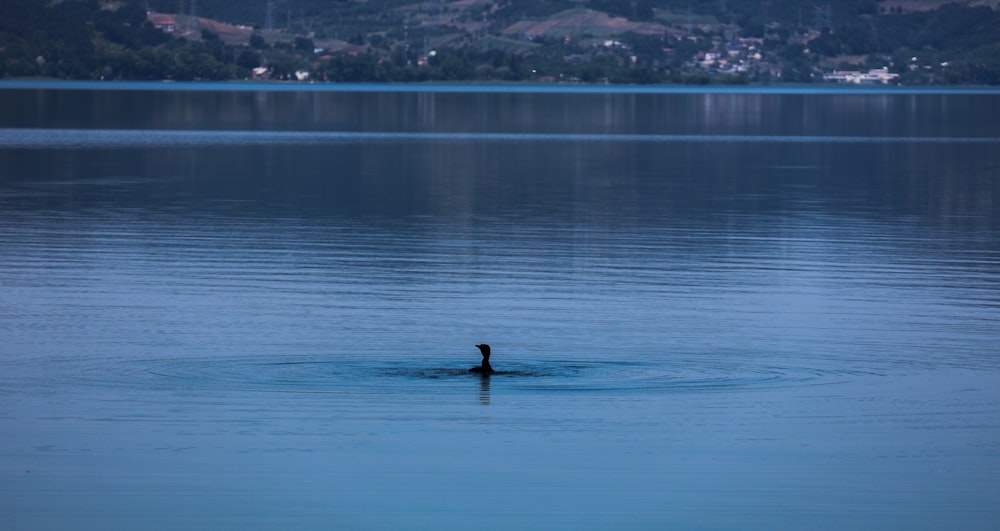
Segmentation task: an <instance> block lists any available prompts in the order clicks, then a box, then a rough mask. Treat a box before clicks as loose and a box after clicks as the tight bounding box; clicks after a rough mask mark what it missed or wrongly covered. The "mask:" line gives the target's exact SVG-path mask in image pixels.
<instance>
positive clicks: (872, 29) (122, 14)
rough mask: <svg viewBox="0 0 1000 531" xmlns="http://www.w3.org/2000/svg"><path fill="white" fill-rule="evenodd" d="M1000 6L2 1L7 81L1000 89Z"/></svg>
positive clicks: (761, 1)
mask: <svg viewBox="0 0 1000 531" xmlns="http://www.w3.org/2000/svg"><path fill="white" fill-rule="evenodd" d="M997 4H998V2H997V1H994V0H971V1H964V2H961V3H946V2H942V1H932V0H885V1H872V0H840V1H838V2H836V3H833V2H827V3H818V2H816V1H815V0H808V1H805V0H742V1H741V0H703V1H694V2H692V1H691V0H419V1H418V0H241V1H240V2H232V1H223V0H4V2H3V3H2V6H0V77H5V78H15V77H48V78H67V79H144V80H158V79H176V80H194V79H206V80H226V79H248V78H252V77H258V78H269V79H302V80H305V79H309V80H318V81H431V80H438V81H453V80H464V81H473V80H477V81H512V82H514V81H536V82H537V81H543V82H544V81H551V82H591V83H593V82H610V83H750V82H759V83H774V82H793V83H809V82H821V81H823V75H824V73H827V72H831V71H833V70H851V71H860V72H866V71H868V70H869V69H880V68H887V69H888V70H887V72H888V73H889V75H887V76H885V78H886V79H891V80H892V82H901V83H906V84H927V83H934V84H1000V12H998V11H997ZM255 69H256V70H255Z"/></svg>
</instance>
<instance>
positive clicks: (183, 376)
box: [0, 84, 1000, 530]
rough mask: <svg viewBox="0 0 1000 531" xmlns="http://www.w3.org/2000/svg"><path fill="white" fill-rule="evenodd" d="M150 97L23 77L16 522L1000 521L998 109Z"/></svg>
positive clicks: (1, 407) (432, 92) (990, 99)
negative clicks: (486, 354) (491, 370)
mask: <svg viewBox="0 0 1000 531" xmlns="http://www.w3.org/2000/svg"><path fill="white" fill-rule="evenodd" d="M112 88H114V90H109V87H108V86H106V85H103V84H82V85H80V84H68V85H59V84H42V85H37V84H35V85H32V84H26V85H25V84H20V85H19V84H7V85H4V86H2V87H0V515H3V516H2V521H3V524H2V526H0V527H3V528H4V529H137V528H142V529H179V528H230V529H237V528H238V529H255V528H256V529H289V528H296V529H300V528H315V529H333V528H349V529H386V528H407V529H413V528H435V529H472V528H488V529H514V528H529V529H532V528H552V529H620V528H638V529H644V528H645V529H769V530H771V529H995V528H996V522H997V520H998V518H1000V510H998V509H997V508H998V507H1000V488H998V486H997V480H996V478H997V477H1000V341H998V339H1000V125H998V124H1000V94H997V93H995V92H990V91H961V92H947V91H926V92H925V91H907V92H902V91H892V90H881V91H860V92H850V91H839V90H832V89H824V90H822V91H808V90H801V89H799V90H781V91H769V90H763V91H762V90H756V91H754V90H749V91H740V90H727V91H717V92H703V93H698V92H691V91H649V92H645V91H614V92H604V91H600V90H596V89H592V90H569V91H566V90H560V91H547V90H513V89H512V90H501V89H498V88H497V87H485V88H482V87H468V86H463V87H458V88H453V89H449V90H441V89H439V88H437V87H430V88H427V89H426V90H421V89H419V88H417V89H414V88H413V87H409V88H408V89H407V90H397V89H394V88H390V89H388V90H376V89H373V88H372V87H363V88H362V87H353V86H352V87H340V88H336V87H334V88H331V87H324V88H323V90H289V89H288V87H283V88H282V90H271V89H269V88H268V87H262V86H250V87H247V86H242V87H236V88H234V87H230V86H225V85H222V86H220V85H214V86H211V87H209V88H210V89H211V90H190V88H191V86H189V85H173V84H172V85H160V86H156V87H150V86H148V85H136V86H130V85H114V86H113V87H112ZM230 88H232V90H230ZM482 342H487V343H490V344H492V346H493V352H494V355H493V358H492V360H491V361H492V362H493V365H494V367H495V368H497V369H498V370H500V371H501V372H500V373H499V374H497V375H495V376H493V377H492V378H489V379H481V378H479V377H476V376H474V375H471V374H469V373H468V372H467V371H466V369H467V368H468V367H471V366H473V365H476V364H478V362H479V355H478V352H477V350H476V348H475V344H477V343H482Z"/></svg>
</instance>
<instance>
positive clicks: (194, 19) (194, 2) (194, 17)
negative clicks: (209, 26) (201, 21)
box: [188, 0, 198, 31]
mask: <svg viewBox="0 0 1000 531" xmlns="http://www.w3.org/2000/svg"><path fill="white" fill-rule="evenodd" d="M189 17H190V20H191V22H190V23H189V24H188V26H190V28H191V31H196V30H197V29H198V0H191V14H190V15H189Z"/></svg>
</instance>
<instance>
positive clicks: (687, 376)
mask: <svg viewBox="0 0 1000 531" xmlns="http://www.w3.org/2000/svg"><path fill="white" fill-rule="evenodd" d="M58 365H62V369H61V370H57V371H52V370H51V369H52V368H53V366H58ZM448 365H454V363H453V360H442V359H429V360H426V359H412V358H405V359H404V358H400V359H393V360H389V361H379V362H372V361H367V360H364V359H346V360H345V359H326V358H323V357H319V356H316V357H305V356H303V357H284V356H283V357H266V356H265V357H256V356H255V357H250V356H248V357H227V358H198V357H191V358H178V359H144V360H115V359H101V358H90V359H82V360H81V359H76V360H64V361H63V362H61V363H52V362H51V360H50V363H49V364H48V368H49V370H48V372H47V374H48V376H47V377H48V378H50V379H51V378H53V377H54V376H53V374H59V373H62V374H63V375H64V377H65V378H66V379H68V380H72V381H75V382H77V383H79V384H82V385H93V386H99V387H102V388H105V389H114V388H139V389H162V390H173V391H185V390H192V391H240V392H269V393H338V392H356V393H364V392H378V393H384V392H386V391H387V390H389V389H392V390H394V391H393V392H421V390H432V389H433V390H437V391H445V390H447V389H461V388H464V387H465V386H466V384H467V383H468V382H470V381H475V379H478V378H480V376H478V375H476V374H471V373H469V372H468V370H467V369H466V368H462V367H454V366H450V367H449V366H448ZM496 366H497V367H498V372H497V373H496V374H494V375H493V376H492V378H491V379H490V380H491V386H492V387H493V388H494V389H499V388H508V389H512V390H521V391H525V392H574V391H576V392H682V391H688V392H711V391H725V390H734V389H766V388H779V387H790V386H808V385H828V384H836V383H839V382H843V381H846V380H850V379H851V378H852V375H856V374H859V373H858V371H851V372H847V371H841V370H835V369H827V368H822V367H810V366H806V365H801V366H796V365H791V364H786V363H780V362H775V361H774V360H765V359H763V358H761V359H752V358H748V357H746V356H744V357H742V358H735V357H725V356H719V357H706V356H694V355H691V356H677V357H674V358H666V359H664V360H663V361H659V362H600V361H567V360H554V359H553V360H532V361H519V360H513V361H506V362H505V363H504V364H503V365H502V366H501V365H500V364H496Z"/></svg>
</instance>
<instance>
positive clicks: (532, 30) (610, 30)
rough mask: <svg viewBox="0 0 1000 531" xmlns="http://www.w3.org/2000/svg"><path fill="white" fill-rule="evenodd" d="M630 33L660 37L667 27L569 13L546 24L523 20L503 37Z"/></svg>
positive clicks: (597, 14)
mask: <svg viewBox="0 0 1000 531" xmlns="http://www.w3.org/2000/svg"><path fill="white" fill-rule="evenodd" d="M629 31H632V32H635V33H641V34H645V35H662V34H663V32H664V31H666V27H665V26H663V25H662V24H659V23H656V22H632V21H631V20H628V19H626V18H622V17H612V16H609V15H608V14H607V13H602V12H600V11H593V10H590V9H569V10H566V11H563V12H561V13H557V14H555V15H553V16H551V17H549V18H547V19H545V20H523V21H520V22H516V23H514V24H512V25H510V26H508V27H507V29H505V30H503V33H504V34H506V35H527V36H528V37H538V36H543V35H545V36H554V37H560V36H563V35H575V36H579V35H582V34H589V35H593V36H595V37H607V36H611V35H621V34H622V33H627V32H629Z"/></svg>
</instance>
